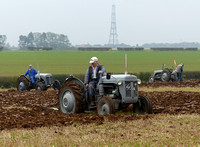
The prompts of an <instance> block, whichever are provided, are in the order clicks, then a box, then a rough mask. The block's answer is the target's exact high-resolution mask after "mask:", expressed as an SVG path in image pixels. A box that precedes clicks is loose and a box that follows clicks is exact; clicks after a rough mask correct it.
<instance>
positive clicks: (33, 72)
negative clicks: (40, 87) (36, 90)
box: [24, 64, 37, 87]
mask: <svg viewBox="0 0 200 147" xmlns="http://www.w3.org/2000/svg"><path fill="white" fill-rule="evenodd" d="M36 74H37V71H36V70H35V69H34V68H33V66H32V65H31V64H30V65H29V69H28V70H27V71H26V73H25V74H24V76H27V75H29V78H30V79H31V84H32V86H33V87H35V75H36Z"/></svg>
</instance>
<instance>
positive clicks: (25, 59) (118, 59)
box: [0, 51, 200, 77]
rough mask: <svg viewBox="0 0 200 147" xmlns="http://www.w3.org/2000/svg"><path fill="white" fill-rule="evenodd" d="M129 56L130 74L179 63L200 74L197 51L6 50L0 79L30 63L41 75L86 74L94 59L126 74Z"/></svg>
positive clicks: (2, 54) (0, 61) (22, 70)
mask: <svg viewBox="0 0 200 147" xmlns="http://www.w3.org/2000/svg"><path fill="white" fill-rule="evenodd" d="M125 53H127V54H128V72H129V73H139V72H153V70H157V69H161V65H162V64H163V63H165V64H166V65H168V67H171V66H172V65H174V63H173V56H174V57H175V58H176V62H177V64H178V63H182V62H183V63H184V64H185V66H184V71H200V66H199V65H200V51H197V52H181V51H174V52H153V51H143V52H118V51H109V52H81V51H51V52H45V51H44V52H42V51H41V52H31V51H27V52H26V51H3V52H0V76H1V77H2V76H18V75H20V74H23V73H25V71H26V70H27V68H28V65H29V64H33V66H34V68H36V69H37V63H38V64H39V68H40V71H41V72H49V73H52V74H84V73H85V72H86V69H87V67H88V66H89V63H88V62H89V60H90V58H91V57H92V56H97V57H98V58H99V62H100V64H103V65H104V66H105V68H106V70H107V72H111V73H123V72H124V70H125V68H124V58H125V57H124V55H125Z"/></svg>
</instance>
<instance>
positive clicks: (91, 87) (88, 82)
mask: <svg viewBox="0 0 200 147" xmlns="http://www.w3.org/2000/svg"><path fill="white" fill-rule="evenodd" d="M89 63H90V64H91V66H89V67H88V69H87V71H86V74H85V79H84V84H85V86H86V88H88V94H89V101H90V105H91V106H94V105H95V104H94V94H95V89H96V86H97V84H98V82H99V71H100V70H101V71H102V72H103V75H106V70H105V68H104V66H103V65H99V64H98V58H97V57H92V58H91V59H90V62H89Z"/></svg>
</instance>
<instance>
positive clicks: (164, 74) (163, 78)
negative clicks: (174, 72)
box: [160, 68, 171, 82]
mask: <svg viewBox="0 0 200 147" xmlns="http://www.w3.org/2000/svg"><path fill="white" fill-rule="evenodd" d="M170 78H171V72H170V70H169V69H168V68H165V69H163V71H162V73H161V77H160V79H161V81H162V82H169V81H170Z"/></svg>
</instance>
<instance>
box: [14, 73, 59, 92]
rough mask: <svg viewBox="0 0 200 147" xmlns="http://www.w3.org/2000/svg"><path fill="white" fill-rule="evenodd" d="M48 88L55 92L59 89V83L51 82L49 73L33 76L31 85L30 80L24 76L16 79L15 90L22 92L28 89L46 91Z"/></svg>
mask: <svg viewBox="0 0 200 147" xmlns="http://www.w3.org/2000/svg"><path fill="white" fill-rule="evenodd" d="M49 87H53V88H54V89H55V90H59V89H60V82H59V81H58V80H55V81H54V82H53V78H52V74H50V73H38V74H36V75H35V84H32V83H31V80H30V79H29V78H27V77H26V76H24V75H21V76H20V77H19V78H18V79H17V90H18V91H24V90H30V89H36V90H37V91H43V90H47V89H48V88H49Z"/></svg>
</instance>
